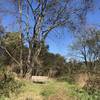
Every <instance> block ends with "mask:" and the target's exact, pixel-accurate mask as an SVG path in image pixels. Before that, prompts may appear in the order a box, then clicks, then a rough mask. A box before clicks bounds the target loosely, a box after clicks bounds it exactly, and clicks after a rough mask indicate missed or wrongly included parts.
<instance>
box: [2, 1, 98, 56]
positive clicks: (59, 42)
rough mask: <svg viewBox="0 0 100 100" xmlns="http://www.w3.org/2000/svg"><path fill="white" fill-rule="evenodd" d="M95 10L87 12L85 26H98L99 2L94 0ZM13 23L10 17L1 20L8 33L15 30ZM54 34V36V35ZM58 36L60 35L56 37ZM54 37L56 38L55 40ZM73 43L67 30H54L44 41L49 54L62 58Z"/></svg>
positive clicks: (72, 38) (71, 36)
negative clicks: (59, 55)
mask: <svg viewBox="0 0 100 100" xmlns="http://www.w3.org/2000/svg"><path fill="white" fill-rule="evenodd" d="M95 3H96V9H95V10H94V11H92V12H89V13H88V15H87V24H88V25H89V26H94V25H95V26H96V27H97V25H100V9H99V10H98V9H97V7H98V6H99V5H100V0H95ZM12 22H13V18H12V16H5V17H4V18H3V19H2V22H1V23H2V24H3V25H4V27H6V26H9V28H7V31H10V30H11V29H12V28H13V29H16V27H14V25H13V26H12V25H11V23H12ZM55 33H56V35H54V34H55ZM58 34H60V35H58ZM55 37H56V38H55ZM73 41H74V37H73V35H72V33H71V32H69V31H68V30H67V28H62V29H60V28H59V29H56V30H54V31H52V32H50V34H49V35H48V37H47V39H46V44H48V45H49V52H52V53H55V54H57V53H59V54H61V55H62V56H65V57H66V56H67V54H68V53H69V45H70V44H71V43H72V42H73Z"/></svg>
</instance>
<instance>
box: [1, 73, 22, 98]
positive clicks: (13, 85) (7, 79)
mask: <svg viewBox="0 0 100 100" xmlns="http://www.w3.org/2000/svg"><path fill="white" fill-rule="evenodd" d="M21 86H22V84H21V83H20V82H19V81H16V80H15V79H14V77H13V75H12V74H11V73H8V74H5V73H3V76H2V79H1V80H0V97H3V96H5V97H9V96H10V94H11V93H15V94H17V93H18V92H19V89H20V87H21Z"/></svg>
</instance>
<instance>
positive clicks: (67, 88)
mask: <svg viewBox="0 0 100 100" xmlns="http://www.w3.org/2000/svg"><path fill="white" fill-rule="evenodd" d="M21 82H22V83H24V84H25V85H24V86H22V87H21V89H20V93H19V94H18V95H16V96H15V95H11V97H10V98H8V99H7V98H6V99H5V98H4V97H2V98H1V99H0V100H99V99H98V98H99V97H98V98H97V99H96V97H95V98H94V97H93V95H89V94H88V93H87V92H86V91H85V90H83V89H81V88H79V87H78V86H77V85H72V84H69V83H67V82H60V81H56V80H51V81H49V82H48V83H46V84H36V83H32V82H29V81H27V80H21Z"/></svg>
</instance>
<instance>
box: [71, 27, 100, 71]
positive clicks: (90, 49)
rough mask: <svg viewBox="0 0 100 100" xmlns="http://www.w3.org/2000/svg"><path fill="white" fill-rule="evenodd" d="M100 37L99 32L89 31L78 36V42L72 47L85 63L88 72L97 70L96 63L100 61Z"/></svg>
mask: <svg viewBox="0 0 100 100" xmlns="http://www.w3.org/2000/svg"><path fill="white" fill-rule="evenodd" d="M99 42H100V35H99V31H96V30H94V29H89V30H88V31H85V32H84V33H81V34H79V35H78V36H77V39H76V42H74V43H73V45H72V46H71V48H72V50H75V52H76V54H77V55H79V57H81V58H82V60H83V61H84V62H85V65H86V67H87V68H88V71H93V70H95V69H96V68H95V67H96V66H95V62H97V61H100V58H99V57H100V56H99V55H100V50H99V48H100V43H99Z"/></svg>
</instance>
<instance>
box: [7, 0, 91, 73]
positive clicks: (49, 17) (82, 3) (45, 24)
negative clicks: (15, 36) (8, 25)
mask: <svg viewBox="0 0 100 100" xmlns="http://www.w3.org/2000/svg"><path fill="white" fill-rule="evenodd" d="M7 2H11V3H13V4H17V6H16V7H17V8H19V10H18V12H17V13H16V14H17V16H18V15H20V17H18V18H19V20H20V30H24V29H25V31H22V32H23V33H22V32H21V31H20V33H21V41H22V35H24V38H25V37H26V41H27V42H28V46H29V48H28V51H29V53H28V55H27V59H28V60H27V66H28V67H29V68H28V69H29V71H28V72H29V74H31V72H32V69H33V68H34V64H35V63H37V64H38V62H39V61H38V56H39V54H40V52H41V48H42V44H43V43H44V41H45V39H46V37H47V36H48V34H50V32H51V31H52V30H53V29H55V28H60V27H68V28H69V29H71V30H72V31H76V30H77V29H78V28H80V26H81V24H83V23H85V16H86V14H87V12H88V10H89V9H90V8H91V2H92V0H78V1H77V0H75V1H73V0H62V1H61V0H37V1H36V0H23V1H20V0H10V1H7ZM74 4H78V5H77V6H75V5H74ZM25 6H26V9H25ZM26 15H27V16H26ZM24 16H25V17H26V18H23V17H24ZM31 18H32V19H31ZM29 19H30V20H29ZM75 19H78V20H75ZM27 20H29V21H27ZM21 23H24V24H25V25H23V26H24V29H21ZM30 29H31V30H30ZM21 44H22V42H21ZM20 58H21V60H20V61H21V62H20V66H22V49H21V56H20Z"/></svg>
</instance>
